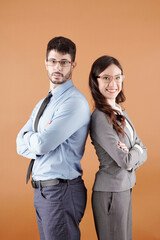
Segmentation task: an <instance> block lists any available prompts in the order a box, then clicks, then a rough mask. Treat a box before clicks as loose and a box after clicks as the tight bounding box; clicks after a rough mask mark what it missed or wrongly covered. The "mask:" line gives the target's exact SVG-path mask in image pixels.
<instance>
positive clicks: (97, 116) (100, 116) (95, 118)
mask: <svg viewBox="0 0 160 240" xmlns="http://www.w3.org/2000/svg"><path fill="white" fill-rule="evenodd" d="M91 121H92V122H98V123H101V122H102V121H105V122H106V121H107V122H109V119H108V118H107V116H106V114H105V113H104V112H102V111H100V110H98V109H95V110H94V111H93V113H92V115H91Z"/></svg>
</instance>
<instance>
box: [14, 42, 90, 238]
mask: <svg viewBox="0 0 160 240" xmlns="http://www.w3.org/2000/svg"><path fill="white" fill-rule="evenodd" d="M75 54H76V46H75V44H74V43H73V42H72V41H71V40H70V39H67V38H64V37H55V38H53V39H51V40H50V42H49V43H48V46H47V53H46V61H45V65H46V69H47V72H48V77H49V80H50V91H49V92H50V93H51V94H52V95H50V96H51V97H50V100H49V103H48V104H47V106H46V107H45V109H44V110H43V113H42V115H41V116H40V118H39V119H38V126H36V127H35V122H36V121H37V120H36V117H37V115H38V114H39V113H38V112H39V111H40V110H39V109H40V108H41V105H42V102H43V100H44V99H43V100H41V101H40V102H39V103H38V104H37V105H36V107H35V108H34V110H33V112H32V114H31V117H30V119H29V120H28V122H27V123H26V124H25V126H24V127H23V128H22V129H21V131H20V132H19V134H18V136H17V152H18V154H20V155H22V156H24V157H27V158H31V159H34V162H33V168H32V186H33V188H34V207H35V210H36V215H37V222H38V227H39V233H40V239H41V240H79V239H80V230H79V223H80V221H81V218H82V217H83V214H84V211H85V207H86V199H87V194H86V188H85V186H84V183H83V180H82V179H81V175H82V169H81V164H80V161H81V159H82V156H83V153H84V148H85V142H86V138H87V135H88V128H89V122H90V110H89V106H88V102H87V100H86V99H85V97H84V96H83V95H82V94H81V93H80V91H79V90H78V89H76V88H75V86H74V85H73V83H72V79H71V78H72V72H73V70H74V68H75V66H76V62H75ZM35 120H36V121H35Z"/></svg>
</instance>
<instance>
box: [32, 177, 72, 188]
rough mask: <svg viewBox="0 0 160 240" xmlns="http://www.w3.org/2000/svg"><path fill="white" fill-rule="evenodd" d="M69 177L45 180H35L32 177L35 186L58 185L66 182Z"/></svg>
mask: <svg viewBox="0 0 160 240" xmlns="http://www.w3.org/2000/svg"><path fill="white" fill-rule="evenodd" d="M67 181H69V180H67V179H53V180H45V181H34V180H33V179H32V181H31V184H32V187H33V188H39V186H41V187H49V186H54V185H57V184H59V183H66V182H67Z"/></svg>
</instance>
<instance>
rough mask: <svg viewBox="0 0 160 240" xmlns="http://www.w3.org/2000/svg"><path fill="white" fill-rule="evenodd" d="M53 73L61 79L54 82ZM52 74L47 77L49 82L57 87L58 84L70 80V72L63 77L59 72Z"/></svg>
mask: <svg viewBox="0 0 160 240" xmlns="http://www.w3.org/2000/svg"><path fill="white" fill-rule="evenodd" d="M54 73H56V74H60V75H61V76H62V79H61V80H58V78H57V80H56V79H55V77H54V79H52V76H54ZM54 73H52V74H51V75H48V76H49V79H50V81H51V82H52V83H53V84H57V85H58V84H59V85H60V84H63V83H65V82H66V81H67V80H69V79H70V78H71V71H69V72H68V73H67V74H66V75H65V76H64V75H63V74H62V73H59V72H54Z"/></svg>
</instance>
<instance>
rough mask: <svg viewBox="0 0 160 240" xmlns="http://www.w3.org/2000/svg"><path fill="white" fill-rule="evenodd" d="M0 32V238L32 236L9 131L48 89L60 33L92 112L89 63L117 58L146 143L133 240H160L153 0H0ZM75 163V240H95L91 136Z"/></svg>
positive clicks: (21, 166) (159, 7)
mask: <svg viewBox="0 0 160 240" xmlns="http://www.w3.org/2000/svg"><path fill="white" fill-rule="evenodd" d="M0 29H1V30H0V34H1V38H0V50H1V51H0V52H1V55H0V65H1V71H0V72H1V88H0V90H1V94H0V97H1V118H0V119H1V124H0V131H1V140H0V141H1V142H0V144H1V145H0V146H1V148H0V149H1V154H0V156H1V168H0V169H1V174H0V185H1V197H0V213H1V217H0V239H1V240H9V239H12V240H20V239H23V240H28V239H34V240H38V239H39V235H38V227H37V223H36V217H35V213H34V208H33V189H32V188H31V186H30V184H29V185H27V186H26V184H25V174H26V169H27V166H28V163H29V160H27V159H25V158H23V157H21V156H18V155H17V153H16V136H17V133H18V132H19V130H20V129H21V127H22V126H23V125H24V124H25V122H26V121H27V120H28V118H29V116H30V114H31V112H32V109H33V107H34V106H35V104H36V103H37V102H38V101H39V100H40V99H41V98H43V97H44V96H45V95H46V92H47V91H48V89H49V80H48V77H47V74H46V70H45V66H44V59H45V51H46V45H47V43H48V41H49V40H50V39H51V38H52V37H55V36H59V35H62V36H65V37H68V38H70V39H72V40H73V41H74V42H75V43H76V45H77V63H78V65H77V67H76V69H75V71H74V73H73V81H74V83H75V85H76V86H77V87H78V88H79V89H80V91H81V92H82V93H83V94H84V95H85V96H86V98H87V100H88V102H89V104H90V107H91V110H92V99H91V95H90V92H89V88H88V75H89V71H90V68H91V64H92V63H93V61H94V60H95V59H96V58H98V57H100V56H101V55H104V54H108V55H112V56H114V57H116V58H118V59H119V60H120V62H121V63H122V66H123V68H124V73H125V76H126V78H125V83H124V87H125V94H126V96H127V101H126V103H125V108H126V110H127V112H128V114H129V116H130V118H131V119H132V122H133V123H134V125H135V127H136V130H137V133H138V135H139V136H140V138H141V139H142V141H143V143H144V144H145V145H146V146H147V148H148V161H147V162H146V163H145V164H144V165H143V166H142V167H141V168H140V169H139V170H138V171H137V185H136V187H135V188H134V191H133V234H134V240H156V239H160V227H159V224H160V174H159V172H160V144H159V133H160V131H159V130H160V127H159V126H160V124H159V123H160V113H159V105H158V104H159V103H160V101H159V94H160V92H159V91H160V66H159V59H160V47H159V42H160V1H159V0H130V1H128V0H117V1H109V0H98V1H94V0H86V1H84V0H79V1H78V0H77V1H75V0H67V1H64V0H62V1H57V0H45V1H44V0H28V1H24V0H1V1H0ZM82 165H83V169H84V180H85V183H86V186H87V189H88V204H87V209H86V212H85V216H84V218H83V220H82V223H81V232H82V240H88V239H92V240H96V239H97V237H96V233H95V229H94V223H93V216H92V209H91V201H90V197H91V189H92V185H93V181H94V176H95V172H96V171H97V170H98V161H97V157H96V155H95V151H94V148H93V147H92V145H91V143H90V138H88V140H87V145H86V151H85V154H84V157H83V160H82Z"/></svg>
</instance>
